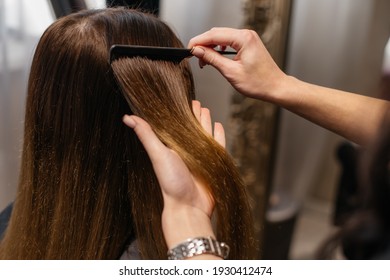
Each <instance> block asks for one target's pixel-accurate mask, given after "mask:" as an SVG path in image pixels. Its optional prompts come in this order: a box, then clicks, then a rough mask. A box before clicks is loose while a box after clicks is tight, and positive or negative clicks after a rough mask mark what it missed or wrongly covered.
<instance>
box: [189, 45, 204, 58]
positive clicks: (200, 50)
mask: <svg viewBox="0 0 390 280" xmlns="http://www.w3.org/2000/svg"><path fill="white" fill-rule="evenodd" d="M191 53H192V54H193V55H194V56H196V57H203V56H204V53H205V50H204V48H201V47H193V48H192V49H191Z"/></svg>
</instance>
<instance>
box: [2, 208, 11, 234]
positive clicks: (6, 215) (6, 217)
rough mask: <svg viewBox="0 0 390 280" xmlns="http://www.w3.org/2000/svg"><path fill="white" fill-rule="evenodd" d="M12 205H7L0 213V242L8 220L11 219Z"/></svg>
mask: <svg viewBox="0 0 390 280" xmlns="http://www.w3.org/2000/svg"><path fill="white" fill-rule="evenodd" d="M12 206H13V204H10V205H8V206H7V207H6V208H5V209H4V210H3V211H1V213H0V240H1V239H2V238H3V235H4V232H5V230H6V229H7V226H8V221H9V218H10V217H11V213H12Z"/></svg>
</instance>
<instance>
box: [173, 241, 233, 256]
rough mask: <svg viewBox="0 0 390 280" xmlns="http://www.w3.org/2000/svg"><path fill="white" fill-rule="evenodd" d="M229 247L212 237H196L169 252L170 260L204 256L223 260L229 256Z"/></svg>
mask: <svg viewBox="0 0 390 280" xmlns="http://www.w3.org/2000/svg"><path fill="white" fill-rule="evenodd" d="M229 250H230V248H229V246H228V245H227V244H225V243H224V242H218V241H217V240H215V239H213V238H212V237H196V238H192V239H187V240H186V241H184V242H183V243H180V244H179V245H177V246H176V247H174V248H172V249H170V250H169V251H168V260H182V259H185V258H190V257H193V256H197V255H202V254H212V255H215V256H218V257H221V258H222V259H226V258H227V257H228V255H229Z"/></svg>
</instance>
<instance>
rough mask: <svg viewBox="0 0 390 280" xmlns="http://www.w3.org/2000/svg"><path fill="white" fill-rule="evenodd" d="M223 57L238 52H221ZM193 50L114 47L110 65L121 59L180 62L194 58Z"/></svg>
mask: <svg viewBox="0 0 390 280" xmlns="http://www.w3.org/2000/svg"><path fill="white" fill-rule="evenodd" d="M216 52H218V53H220V54H222V55H236V54H237V52H232V51H219V50H216ZM192 56H193V55H192V53H191V49H184V48H169V47H149V46H135V45H113V46H111V49H110V60H109V62H110V64H111V63H112V62H113V61H114V60H115V59H118V58H121V57H129V58H132V57H145V58H148V59H151V60H166V61H173V62H180V61H182V60H183V59H185V58H188V57H192Z"/></svg>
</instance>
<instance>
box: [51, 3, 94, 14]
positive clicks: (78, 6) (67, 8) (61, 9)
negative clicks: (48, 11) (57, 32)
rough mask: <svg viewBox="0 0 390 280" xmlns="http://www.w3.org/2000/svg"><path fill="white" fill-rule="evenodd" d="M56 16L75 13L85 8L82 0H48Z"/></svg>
mask: <svg viewBox="0 0 390 280" xmlns="http://www.w3.org/2000/svg"><path fill="white" fill-rule="evenodd" d="M50 3H51V6H52V8H53V10H54V14H55V15H56V18H60V17H63V16H66V15H69V14H71V13H75V12H78V11H81V10H84V9H86V8H87V5H86V4H85V1H84V0H50Z"/></svg>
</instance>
